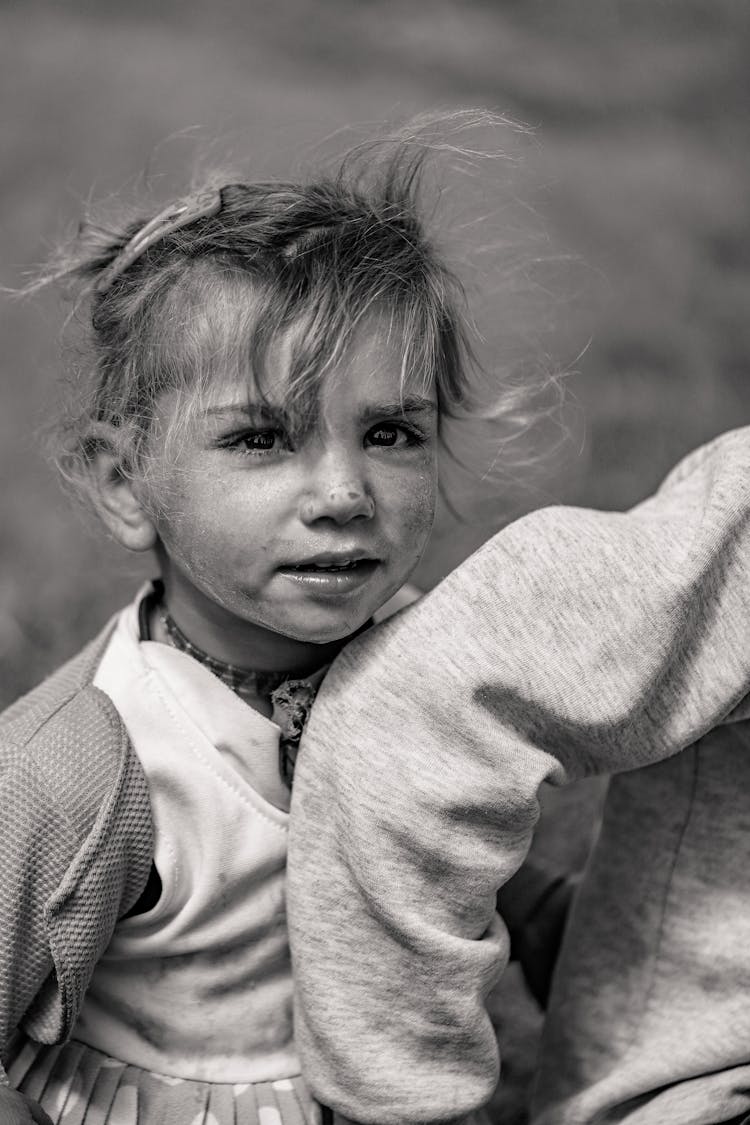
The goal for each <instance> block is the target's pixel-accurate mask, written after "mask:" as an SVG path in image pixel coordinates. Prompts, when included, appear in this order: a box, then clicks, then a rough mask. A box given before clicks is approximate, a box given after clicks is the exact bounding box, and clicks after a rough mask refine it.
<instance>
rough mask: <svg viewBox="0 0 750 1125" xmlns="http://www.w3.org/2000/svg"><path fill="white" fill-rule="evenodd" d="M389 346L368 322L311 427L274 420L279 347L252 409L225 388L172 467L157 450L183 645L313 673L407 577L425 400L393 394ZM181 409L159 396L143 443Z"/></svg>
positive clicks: (420, 491)
mask: <svg viewBox="0 0 750 1125" xmlns="http://www.w3.org/2000/svg"><path fill="white" fill-rule="evenodd" d="M397 343H398V341H394V340H392V339H391V338H389V336H388V333H387V332H386V330H385V328H384V327H382V326H381V325H380V324H379V322H378V321H377V320H374V319H373V321H372V322H370V323H369V324H368V325H367V327H366V328H363V329H362V330H360V332H359V333H358V335H357V337H356V338H355V340H354V341H353V343H352V345H351V347H350V348H349V349H348V351H347V352H346V353H345V354H344V355H343V356H342V358H341V359H340V360H339V362H338V363H337V364H336V366H335V367H334V368H333V370H332V371H331V372H330V373H329V374H327V375H326V376H325V379H324V380H323V383H322V386H321V390H320V396H319V402H318V409H317V410H316V412H315V416H314V418H313V419H312V420H311V421H310V423H309V424H308V425H305V426H301V427H300V426H295V425H294V424H293V423H292V421H291V420H290V418H289V416H288V413H287V411H286V410H285V405H284V399H285V395H284V391H285V386H286V380H285V375H284V348H283V347H281V348H280V349H279V353H278V356H277V360H276V361H275V363H277V366H278V372H277V371H276V370H275V369H274V371H273V377H272V378H271V379H270V380H269V381H268V386H267V387H266V390H265V393H264V396H263V401H260V400H259V401H255V402H254V401H252V399H253V397H254V396H253V392H252V390H251V391H250V392H248V387H247V385H246V384H241V383H240V382H239V381H237V382H232V381H231V380H227V382H226V385H222V386H218V387H216V388H214V389H213V390H212V392H211V395H210V396H209V397H207V398H204V399H202V400H201V402H200V404H198V405H197V406H196V409H195V410H194V411H190V413H189V421H188V422H187V424H186V425H185V426H184V427H183V428H181V430H180V441H179V443H178V446H177V448H176V449H175V450H173V451H172V453H171V454H170V455H169V456H166V455H163V456H161V455H160V450H159V448H158V438H154V439H153V441H154V443H156V447H155V448H152V449H151V450H150V451H149V452H150V456H151V460H152V465H153V471H152V473H151V474H150V478H149V485H148V489H149V491H150V492H151V494H152V495H151V498H150V507H151V511H152V512H153V513H154V515H153V521H154V524H155V527H156V531H157V535H158V540H159V547H158V551H159V557H160V561H161V567H162V574H163V578H164V582H165V586H166V591H167V601H168V605H169V609H170V612H171V613H172V615H173V617H174V618H175V620H177V621H178V623H179V624H181V626H182V627H183V629H184V630H185V632H186V633H187V634H188V636H190V638H191V640H193V641H194V643H195V644H198V645H200V646H201V647H204V648H206V649H207V651H210V652H211V653H212V654H213V655H216V656H218V657H220V658H222V659H225V660H232V661H237V662H240V663H243V664H245V665H254V666H255V667H267V668H272V667H274V666H281V667H287V668H292V667H293V666H302V665H304V664H306V663H307V664H313V663H314V662H315V659H314V657H315V653H314V652H313V650H314V649H315V648H316V646H320V645H326V644H330V643H331V642H340V641H341V640H342V639H344V638H346V637H348V636H350V635H351V634H352V633H354V632H356V631H357V629H358V628H360V626H362V625H363V624H364V623H365V622H366V621H367V620H368V619H369V618H370V617H371V615H372V614H373V612H374V611H375V610H376V609H378V608H379V607H380V606H381V605H382V604H383V603H384V602H385V601H387V600H388V598H389V597H390V596H391V595H392V594H393V593H394V592H395V591H396V590H397V589H398V588H399V587H400V586H401V585H402V584H403V583H404V581H405V580H406V579H407V578H408V576H409V574H410V573H411V571H412V570H413V568H414V566H415V565H416V563H417V561H418V559H419V557H420V555H421V553H422V551H423V549H424V546H425V543H426V540H427V537H428V535H429V532H430V529H431V526H432V522H433V518H434V509H435V496H436V479H437V466H436V444H437V399H436V395H435V392H434V390H427V391H425V389H424V387H423V386H422V385H420V386H419V388H417V386H416V384H414V385H412V386H410V383H409V381H408V380H407V381H406V385H405V386H404V385H403V384H402V372H401V350H400V348H399V347H398V346H397ZM180 409H181V407H180V402H179V401H178V399H177V397H176V395H173V394H171V393H170V394H166V395H164V396H163V398H162V400H161V401H160V403H159V409H158V414H157V418H156V426H155V428H154V430H155V433H157V434H158V433H160V432H161V433H165V432H169V430H170V427H171V424H172V422H173V420H174V414H175V412H176V411H178V410H180ZM284 638H285V639H286V640H285V641H284V640H282V639H284ZM289 642H294V644H292V645H291V647H290V643H289ZM291 655H294V662H295V663H294V665H293V664H291V663H289V661H290V659H291ZM297 658H298V659H297ZM284 662H286V663H284ZM317 662H318V663H320V657H319V655H318V660H317Z"/></svg>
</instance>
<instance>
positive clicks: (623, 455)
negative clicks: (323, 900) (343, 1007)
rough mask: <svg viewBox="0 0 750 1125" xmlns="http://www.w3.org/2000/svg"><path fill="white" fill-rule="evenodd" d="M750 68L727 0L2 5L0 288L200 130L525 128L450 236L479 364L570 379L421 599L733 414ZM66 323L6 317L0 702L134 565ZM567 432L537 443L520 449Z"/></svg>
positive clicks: (441, 531) (605, 496)
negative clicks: (486, 544)
mask: <svg viewBox="0 0 750 1125" xmlns="http://www.w3.org/2000/svg"><path fill="white" fill-rule="evenodd" d="M749 76H750V8H748V6H747V5H746V4H745V3H744V2H743V0H559V2H557V3H555V4H549V3H544V2H543V0H505V2H499V0H495V2H491V0H467V2H463V3H461V2H459V0H453V2H450V0H434V2H433V0H402V2H401V3H396V2H395V0H390V2H389V0H367V2H364V0H360V2H355V0H350V2H348V3H345V2H344V0H323V2H319V3H315V4H313V3H305V2H303V0H257V2H248V0H217V2H216V3H214V4H211V5H205V4H199V3H198V2H197V0H187V2H182V0H180V2H178V0H165V2H162V3H161V4H159V5H153V4H147V3H146V2H145V0H131V3H130V4H128V5H122V4H117V5H115V4H114V3H110V2H109V0H97V2H96V3H95V2H94V0H88V2H87V0H68V2H67V3H66V4H65V5H64V6H63V5H60V4H55V3H53V2H52V0H26V2H25V3H24V4H17V3H16V4H14V3H10V2H7V0H6V2H5V3H3V4H2V5H0V89H1V91H2V100H3V105H4V106H5V108H6V112H5V113H4V114H3V119H2V126H1V128H2V142H3V145H2V148H3V154H4V160H3V172H2V178H1V179H0V194H1V198H2V207H1V208H0V243H1V249H0V261H1V262H2V272H1V275H0V282H2V284H4V285H9V286H13V285H18V284H19V283H21V282H22V281H23V279H24V271H25V270H26V269H28V268H29V267H32V266H33V265H34V264H35V263H37V262H38V261H39V260H41V259H42V258H43V257H44V255H45V253H46V252H47V248H48V247H49V245H50V244H51V242H52V241H54V239H55V238H56V237H57V236H58V235H59V234H60V233H61V231H62V230H63V229H64V228H65V226H66V225H67V224H69V223H71V222H74V221H75V220H76V219H77V217H78V215H79V213H80V210H81V201H82V200H83V199H85V198H87V197H88V196H89V195H93V197H95V198H101V197H104V196H106V195H107V194H108V193H111V192H115V191H119V190H120V189H122V188H123V186H125V187H126V188H127V187H128V185H132V184H133V183H134V182H135V181H136V180H137V178H138V176H139V175H140V174H141V172H142V171H143V169H144V168H146V167H148V168H150V169H152V179H153V180H154V181H155V183H156V194H157V195H158V196H159V197H160V198H161V197H164V198H169V196H170V193H172V192H174V191H177V190H179V185H180V183H181V182H182V177H183V176H184V173H185V170H186V169H187V168H188V167H189V165H190V162H191V160H192V159H193V156H194V153H195V151H196V149H197V148H199V147H200V146H201V145H204V146H205V145H206V143H207V142H208V141H210V139H211V138H213V137H215V136H217V135H218V136H221V137H224V138H226V140H225V142H224V143H223V146H222V147H223V148H226V147H229V148H231V149H232V151H233V152H234V153H235V154H236V156H237V158H238V159H239V160H240V162H241V163H243V164H244V165H245V166H247V167H249V168H250V169H251V171H252V174H253V175H256V176H268V175H279V174H285V173H287V172H289V171H290V170H292V169H294V168H295V167H298V166H299V165H300V163H304V162H305V160H307V159H309V158H310V157H311V155H313V154H314V153H315V152H316V150H317V148H318V146H320V145H321V143H322V142H323V141H324V139H325V138H326V137H328V136H329V135H330V134H331V133H333V132H334V131H335V130H338V129H341V128H342V127H345V126H349V125H352V124H357V123H367V122H377V121H380V120H382V119H384V118H389V117H390V118H393V117H403V116H406V115H408V114H410V113H412V112H415V111H421V110H426V109H434V108H439V107H442V108H445V109H451V108H457V107H462V106H485V107H489V108H492V109H496V110H499V111H501V112H504V113H507V114H509V115H511V116H512V117H514V118H516V119H518V120H520V121H523V122H525V123H527V124H529V125H530V126H532V127H533V129H534V136H533V138H529V137H527V138H519V137H518V136H516V135H514V134H512V133H508V134H504V135H502V136H500V135H492V136H487V135H485V136H484V137H483V138H482V143H484V144H488V145H496V144H502V145H503V146H504V147H506V148H507V150H508V152H509V154H511V155H512V156H513V157H514V158H521V161H522V162H521V164H520V165H516V164H510V163H508V162H502V161H501V162H495V163H492V164H487V166H486V167H485V169H484V171H483V172H482V173H481V175H479V176H477V177H474V178H473V179H470V180H467V179H466V178H464V179H463V180H461V179H460V178H457V177H456V176H455V175H454V174H453V173H452V172H451V171H450V169H446V171H445V176H446V187H447V190H446V193H445V203H446V206H445V212H444V213H445V218H444V220H443V222H444V226H443V229H442V232H441V233H442V235H443V237H444V240H445V243H446V246H447V247H448V248H449V250H450V251H451V253H452V256H453V257H454V259H455V261H456V263H457V267H458V270H459V272H460V273H463V274H464V275H465V277H466V280H467V284H468V287H469V291H470V295H471V296H472V300H473V304H474V307H475V310H476V313H477V317H478V320H479V323H480V325H481V326H483V327H484V329H485V332H486V336H487V345H486V354H485V357H484V358H485V360H486V362H487V363H488V365H489V366H491V367H499V368H501V369H502V368H503V366H504V364H505V363H506V362H508V361H509V360H510V361H513V360H516V359H518V357H519V356H522V357H523V351H524V349H526V350H527V351H528V360H529V363H530V364H532V365H533V364H537V365H538V364H539V363H545V364H547V365H548V366H550V365H554V364H557V365H559V366H560V367H561V368H563V369H566V370H567V371H568V375H567V378H566V386H567V392H568V406H567V407H566V410H565V412H564V415H563V427H564V429H565V430H566V431H567V433H568V435H569V436H568V439H567V441H566V442H565V444H564V446H563V447H562V448H561V449H557V451H556V452H555V455H554V457H551V458H550V459H549V461H547V462H542V464H541V465H540V466H537V467H536V468H535V470H534V472H533V473H532V474H529V475H526V474H525V473H523V472H521V471H518V470H516V469H515V468H514V466H513V463H511V462H509V463H508V464H507V465H506V464H505V463H504V461H503V455H502V452H500V454H499V457H500V463H499V470H500V475H499V484H498V486H497V488H496V494H497V502H496V503H494V504H492V505H490V506H489V507H487V506H485V512H486V514H485V516H484V518H483V519H482V520H481V521H480V522H479V523H478V524H477V525H476V526H471V527H458V528H457V527H456V526H455V524H454V523H453V522H452V520H451V519H450V518H449V517H448V516H447V515H444V516H443V517H442V519H441V522H440V525H439V527H438V530H437V532H436V535H435V538H434V543H433V546H432V550H431V552H430V555H429V557H428V558H427V559H426V560H425V562H424V564H423V565H422V568H421V571H420V575H419V577H420V580H421V581H422V582H423V583H424V584H429V583H431V582H434V581H435V580H436V579H437V578H438V577H439V576H440V575H441V574H443V573H445V571H446V570H448V569H450V568H451V567H452V566H453V565H454V564H455V563H456V562H457V561H458V560H459V559H460V558H461V557H463V556H464V555H466V554H467V553H468V552H469V551H470V550H471V549H473V547H474V546H476V545H477V544H478V543H479V542H481V541H482V539H483V538H484V537H485V536H486V535H487V534H488V532H489V531H490V530H491V529H492V528H493V527H495V526H498V525H499V524H500V523H502V522H503V521H504V520H507V519H509V518H511V517H512V516H514V515H516V514H518V513H520V512H522V511H525V510H528V509H530V508H532V507H535V506H538V505H540V504H546V503H549V502H554V501H564V502H574V503H585V504H591V505H595V506H606V507H618V508H619V507H625V506H628V505H630V504H631V503H633V502H635V501H637V500H638V499H639V498H640V497H642V496H644V495H645V494H647V493H648V491H649V490H651V489H652V488H653V487H654V486H655V485H656V484H657V482H658V481H659V479H660V477H661V476H662V474H663V473H664V472H665V471H666V470H667V469H668V468H669V467H670V465H671V464H672V463H673V462H674V461H675V460H676V459H677V458H678V457H679V456H680V455H681V454H683V453H684V452H686V451H687V450H688V449H690V448H691V447H693V446H694V445H696V444H698V443H699V442H701V441H703V440H705V439H708V438H710V437H712V436H714V435H715V434H717V433H719V432H720V431H722V430H724V429H727V428H729V427H732V426H736V425H741V424H744V423H747V422H748V421H750V396H748V391H747V377H748V359H749V358H750V316H749V315H748V310H749V309H750V197H749V196H748V191H747V184H748V171H749V169H748V162H749V158H748V153H749V152H750V146H748V115H747V110H746V107H747V104H748V96H750V77H749ZM345 143H346V141H345V137H344V138H342V140H341V141H332V142H327V143H326V146H325V147H326V148H327V149H330V148H332V147H333V148H335V147H336V145H337V144H345ZM474 211H476V212H481V213H483V214H484V215H485V216H486V219H485V223H484V225H483V226H482V228H481V230H479V232H478V228H476V227H475V226H474V225H472V224H471V222H469V219H470V216H471V214H472V213H473V212H474ZM532 260H536V264H535V265H531V266H529V267H528V268H526V267H519V266H518V262H519V261H522V262H523V261H527V262H532ZM510 266H512V267H513V271H514V276H515V278H516V280H517V281H518V284H515V282H513V283H512V284H511V285H510V287H509V285H508V283H507V281H506V275H507V274H508V272H509V267H510ZM521 282H523V284H521ZM63 312H64V310H62V309H61V307H60V305H59V304H58V303H57V302H56V300H54V299H53V298H52V297H51V296H44V297H42V298H40V299H38V300H35V301H34V302H32V303H28V302H26V303H19V302H17V301H12V300H5V301H3V302H2V306H1V311H0V316H1V317H2V340H3V349H2V359H1V360H0V362H1V363H2V382H1V383H0V388H1V394H2V409H1V410H0V472H1V473H2V481H3V488H2V490H1V491H0V521H1V526H2V540H1V541H0V669H1V672H2V674H1V675H0V696H1V697H2V699H1V700H0V702H5V701H8V700H10V699H12V698H14V697H15V696H16V695H17V694H18V693H19V692H21V691H23V690H24V689H26V688H28V687H29V686H31V685H32V684H33V683H34V682H36V681H37V680H38V679H39V678H40V676H41V675H43V674H44V673H45V672H46V671H48V670H49V669H50V668H52V667H53V666H54V665H56V664H57V663H59V662H60V660H61V659H63V658H64V657H65V656H67V655H68V654H70V653H71V652H73V651H74V650H75V649H77V648H78V647H79V646H80V644H81V643H82V642H83V641H84V640H85V639H86V638H87V637H88V636H90V635H91V634H92V632H93V631H94V630H95V629H96V628H97V627H98V626H99V624H100V623H101V622H103V620H104V619H105V617H106V616H107V614H108V613H110V612H111V611H112V610H113V609H114V608H116V607H117V606H118V605H119V604H121V603H122V602H123V601H124V600H125V599H126V598H128V597H129V596H130V593H131V591H132V589H133V585H134V582H135V581H136V580H138V579H139V578H140V577H142V576H144V575H145V574H147V573H148V566H147V565H144V564H142V563H139V562H137V560H133V559H129V558H124V557H122V556H121V555H120V553H119V552H118V551H117V550H115V548H114V547H113V546H112V545H111V544H109V543H107V542H106V541H105V540H104V538H103V537H102V536H101V535H99V536H97V535H96V534H95V533H93V532H92V531H91V529H90V528H89V527H87V525H86V524H85V523H84V522H83V521H82V519H81V518H80V516H78V515H77V514H76V513H75V512H74V511H73V510H72V509H71V507H70V506H69V504H68V503H67V501H66V500H65V499H63V498H62V496H61V494H60V491H59V488H58V486H57V483H56V482H55V480H54V479H53V476H52V474H51V472H50V470H49V469H48V468H47V466H46V464H45V461H44V457H43V449H42V445H43V443H42V440H41V437H40V435H39V431H40V428H44V427H45V426H46V425H47V424H48V423H49V422H50V421H51V420H53V418H54V414H55V411H56V406H55V402H56V389H55V388H56V382H57V378H58V374H59V371H60V362H59V358H58V343H57V336H58V330H59V327H60V324H61V320H62V316H63ZM560 432H561V431H560V429H559V427H555V426H553V425H547V426H546V427H542V428H541V429H540V431H539V433H538V435H537V436H536V437H535V438H534V439H533V442H532V439H529V440H530V443H531V444H530V447H529V448H530V450H531V449H533V450H539V449H540V448H541V449H543V448H544V446H545V445H547V444H549V445H557V443H558V440H559V437H560ZM492 453H493V451H490V452H489V453H488V457H489V456H491V455H492ZM568 800H573V801H574V802H576V801H578V802H580V803H581V804H582V805H583V807H585V808H590V807H591V808H593V807H595V803H596V801H595V796H594V797H593V798H592V797H591V796H590V794H589V792H588V791H586V792H585V793H584V794H583V795H582V796H580V797H576V796H574V797H573V798H571V799H568ZM576 808H577V806H576ZM566 810H568V806H567V805H566V804H565V802H563V804H562V807H560V808H558V810H557V812H556V815H555V817H550V818H548V819H549V823H550V824H552V825H553V826H554V827H553V828H551V829H549V831H550V832H551V833H552V837H551V838H552V840H553V844H552V845H545V842H544V837H542V839H541V842H540V845H539V846H540V847H541V848H544V847H545V846H547V847H549V848H550V852H551V854H555V853H556V852H557V851H558V850H559V846H563V847H565V846H567V847H569V848H570V850H571V855H577V854H578V853H579V852H580V833H577V832H576V831H575V830H572V829H571V830H570V831H568V829H569V828H570V826H571V824H572V823H573V822H574V821H577V820H578V819H580V818H579V817H578V813H577V811H576V812H575V815H571V814H570V812H569V811H566ZM566 817H567V819H566ZM561 842H562V844H561ZM506 987H507V988H508V989H509V992H508V995H507V996H506V997H505V998H503V997H502V996H501V997H500V999H499V1001H498V1010H499V1011H501V1012H502V1011H505V1012H507V1013H509V1015H508V1016H507V1018H506V1019H505V1021H503V1019H502V1018H501V1019H500V1022H501V1023H504V1026H503V1028H502V1029H501V1034H502V1036H503V1037H504V1038H505V1039H506V1040H508V1052H507V1058H508V1072H507V1074H508V1082H507V1083H506V1087H505V1091H504V1093H503V1094H502V1095H500V1100H499V1102H498V1106H497V1118H498V1121H503V1122H505V1123H506V1125H510V1123H511V1122H513V1123H516V1122H520V1121H522V1120H523V1109H522V1102H523V1091H524V1088H525V1084H526V1081H527V1078H528V1073H529V1070H530V1066H531V1060H532V1058H533V1045H534V1042H535V1035H536V1028H537V1025H538V1016H537V1014H536V1013H535V1012H534V1011H533V1009H532V1008H531V1007H530V1006H528V1005H527V1006H524V1005H525V1001H524V1000H523V998H522V997H521V993H520V989H519V988H518V986H517V982H514V981H513V979H512V978H509V981H508V983H507V985H506Z"/></svg>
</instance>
